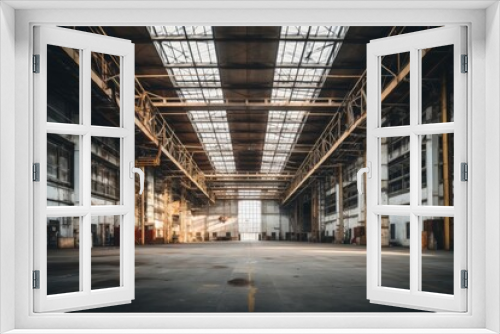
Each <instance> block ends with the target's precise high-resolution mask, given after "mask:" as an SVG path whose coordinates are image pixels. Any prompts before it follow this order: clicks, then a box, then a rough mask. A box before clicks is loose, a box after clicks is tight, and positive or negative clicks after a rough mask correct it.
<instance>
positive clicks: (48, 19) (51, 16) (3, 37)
mask: <svg viewBox="0 0 500 334" xmlns="http://www.w3.org/2000/svg"><path fill="white" fill-rule="evenodd" d="M0 6H1V7H0V10H1V12H0V27H1V29H0V66H1V67H0V68H1V70H2V76H1V77H0V80H1V81H0V94H1V95H0V97H1V99H0V106H1V111H0V162H1V165H0V166H1V167H0V168H1V170H0V196H1V197H0V198H1V202H0V208H1V210H0V215H1V220H0V224H1V225H0V228H1V230H0V232H1V233H0V238H1V239H0V240H1V248H0V266H1V267H0V268H1V272H2V274H1V276H0V293H1V302H0V317H1V318H0V320H1V321H0V323H1V327H0V330H1V331H8V330H11V329H17V330H16V333H27V332H28V330H26V331H24V330H23V329H31V330H30V331H29V332H30V333H36V332H37V331H36V330H35V329H42V328H46V329H47V328H49V329H53V330H51V332H55V331H54V329H60V332H61V333H62V332H64V333H70V332H72V331H71V330H70V328H90V329H92V330H89V331H88V332H95V333H99V332H103V330H101V331H100V330H98V329H99V328H100V329H109V330H110V329H113V328H115V329H118V328H122V329H123V328H127V329H130V328H137V327H139V326H140V327H141V328H142V330H136V331H133V330H129V331H128V332H129V333H135V332H137V333H144V331H145V329H146V328H158V329H161V328H165V327H166V326H169V328H171V330H164V331H163V332H165V333H167V332H176V331H175V330H174V328H191V329H193V332H196V331H197V332H202V331H203V329H207V330H208V329H212V332H218V333H220V332H222V331H223V330H224V329H225V330H226V332H234V331H235V330H234V328H255V330H254V331H252V332H284V330H283V328H284V327H285V326H286V327H287V328H294V329H296V331H297V330H299V332H314V331H315V332H319V331H320V332H332V333H334V332H341V331H342V329H348V328H350V329H351V331H350V332H352V333H354V332H356V331H355V330H354V329H356V328H357V329H358V331H359V332H364V333H372V332H373V333H376V332H383V333H388V332H389V329H392V332H395V333H407V332H408V333H409V332H410V331H411V332H413V333H414V332H415V331H414V330H413V331H412V330H411V328H418V329H419V332H422V333H430V332H432V333H446V332H448V333H449V332H458V329H459V328H461V329H462V331H461V332H463V333H493V332H498V331H500V321H499V320H498V314H499V310H500V298H499V294H500V292H499V290H500V288H499V286H498V280H499V271H500V261H499V260H498V255H499V254H500V253H499V236H500V230H499V226H498V224H496V223H495V222H498V221H499V220H500V208H499V207H500V206H499V205H498V202H499V201H500V190H499V188H500V175H498V174H499V173H498V166H499V163H500V152H497V151H498V147H499V146H500V135H499V133H500V131H498V130H499V124H500V118H499V115H498V112H497V111H498V109H499V108H500V100H499V94H498V91H499V89H500V85H499V81H500V69H499V67H500V65H499V64H498V63H499V53H500V34H499V30H500V19H499V15H500V13H499V10H498V3H497V1H479V2H476V1H461V2H449V1H439V0H438V1H433V2H432V3H431V2H415V1H404V2H398V3H396V2H387V1H371V2H370V3H369V5H368V4H367V3H366V2H364V1H350V2H349V1H336V2H330V3H325V2H321V3H320V2H315V1H310V2H295V1H290V2H278V1H275V2H266V3H264V2H254V3H252V2H249V1H241V2H238V3H236V2H231V3H228V2H224V3H222V4H221V3H217V2H215V1H212V2H209V1H207V2H203V4H201V3H199V2H198V3H197V4H196V6H191V3H190V2H184V3H182V2H176V1H168V2H167V1H165V2H163V3H159V2H148V1H143V2H142V3H141V4H137V3H135V2H132V1H130V2H108V1H99V2H95V1H87V2H83V1H82V2H73V3H70V2H69V1H66V2H49V1H38V2H36V3H35V2H30V1H27V2H18V1H4V2H2V3H1V4H0ZM11 6H12V7H11ZM63 6H64V7H69V8H66V9H64V10H62V9H61V8H62V7H63ZM125 6H126V7H128V8H131V7H132V8H135V7H137V8H139V7H140V8H149V9H150V10H134V9H124V7H125ZM13 7H14V8H16V10H14V9H13ZM97 7H99V8H100V9H98V8H97ZM103 7H105V8H110V9H115V10H113V11H103V10H102V8H103ZM264 7H267V8H264ZM22 8H24V9H22ZM43 8H45V9H47V8H51V10H42V9H43ZM76 8H78V9H76ZM153 8H155V9H153ZM220 8H224V9H220ZM54 9H59V10H54ZM242 9H246V10H242ZM409 9H411V10H409ZM169 18H170V19H169ZM292 22H293V23H292ZM332 22H334V23H335V24H339V25H340V24H342V25H366V26H375V25H381V26H382V25H383V26H387V25H400V24H401V22H405V24H406V25H424V26H429V25H442V24H464V25H467V26H468V27H469V32H470V35H469V41H470V43H469V50H468V51H469V52H468V53H469V56H470V59H471V61H470V63H469V69H470V71H471V75H470V76H469V79H468V80H469V82H468V84H469V87H471V89H470V90H469V92H468V94H469V99H468V101H469V102H468V103H469V110H471V113H470V114H469V116H468V117H469V119H468V133H469V143H468V145H469V152H470V154H471V156H470V159H469V161H470V165H469V179H470V182H469V189H468V193H469V198H471V201H470V203H469V204H468V206H469V207H468V215H469V217H468V218H469V221H471V222H472V223H471V224H470V225H474V230H473V231H472V230H471V229H470V227H469V230H468V233H469V235H470V236H471V243H470V244H468V245H467V247H468V254H469V255H470V258H469V260H468V268H469V270H470V276H469V289H468V300H469V308H468V312H467V313H465V314H454V313H437V314H418V313H406V314H404V313H403V314H397V315H395V314H391V313H386V314H369V313H363V314H360V313H337V314H331V313H330V314H273V315H269V314H264V315H263V314H244V315H242V314H210V315H203V314H194V315H193V314H182V315H179V314H100V315H95V314H41V315H39V314H33V313H32V311H31V310H32V309H33V308H32V306H33V305H32V290H31V289H30V283H31V282H30V278H31V272H30V271H31V268H32V260H29V261H27V260H26V259H29V258H30V257H29V254H30V245H32V241H33V240H32V237H31V235H32V233H31V226H32V225H31V222H32V215H33V213H32V211H31V210H29V209H27V208H30V207H32V205H31V203H30V197H29V194H30V193H31V192H32V184H31V181H30V175H31V162H32V161H30V157H31V156H32V147H31V146H30V142H31V139H32V129H33V128H32V119H31V113H32V109H31V105H30V103H29V100H28V99H27V98H26V97H27V96H30V94H31V93H32V92H31V88H30V87H31V84H30V80H31V79H30V73H29V71H30V68H31V67H30V63H31V59H30V58H29V57H30V55H31V49H30V48H31V47H30V45H32V43H31V42H32V39H31V38H32V33H31V32H32V27H33V25H35V24H62V25H64V24H66V25H104V24H107V25H149V24H154V23H157V24H172V25H190V24H192V25H199V24H204V25H289V24H295V23H296V24H301V25H309V24H314V25H323V24H324V25H331V24H332ZM486 27H488V29H486ZM14 32H15V37H14ZM14 50H15V51H14ZM14 66H15V68H14ZM486 66H488V71H486ZM12 82H15V87H14V85H12ZM13 110H14V111H15V113H13V112H12V111H13ZM13 114H15V128H14V127H13V126H12V117H13ZM472 117H474V118H472ZM486 119H487V120H488V121H486ZM9 127H10V128H9ZM13 128H14V129H13ZM13 137H14V138H15V145H12V138H13ZM486 138H487V139H488V141H486ZM485 149H490V150H489V152H488V155H486V154H485ZM14 171H15V177H14V178H13V177H12V175H13V174H14ZM486 174H488V182H486V176H485V175H486ZM13 189H15V198H12V190H13ZM486 194H488V197H487V196H486ZM485 202H486V205H487V206H488V208H489V209H488V212H486V206H485V204H484V203H485ZM13 208H14V209H13ZM486 218H488V219H486ZM12 222H15V224H12ZM12 235H14V236H15V237H14V238H12ZM486 251H488V253H489V254H493V256H489V257H488V258H487V259H486V261H488V266H485V260H484V259H485V255H486ZM13 253H14V256H12V254H13ZM495 255H496V256H495ZM12 286H15V289H12ZM486 290H487V291H488V293H486ZM12 305H15V307H12ZM138 324H140V325H138ZM263 327H264V328H267V329H268V330H267V331H265V330H263V329H262V328H263ZM217 328H218V330H217ZM257 328H261V330H259V329H257ZM334 328H336V329H337V330H335V329H334ZM377 328H379V329H378V330H377ZM380 328H384V329H383V330H381V329H380ZM231 329H233V330H231ZM326 329H331V330H326ZM73 332H76V331H73ZM118 332H120V331H119V330H118Z"/></svg>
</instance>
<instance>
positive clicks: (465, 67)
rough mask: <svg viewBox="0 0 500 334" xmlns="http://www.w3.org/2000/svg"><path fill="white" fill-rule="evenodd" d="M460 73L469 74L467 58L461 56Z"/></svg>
mask: <svg viewBox="0 0 500 334" xmlns="http://www.w3.org/2000/svg"><path fill="white" fill-rule="evenodd" d="M461 72H462V73H467V72H469V56H467V55H462V70H461Z"/></svg>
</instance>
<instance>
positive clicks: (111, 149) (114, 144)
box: [91, 137, 120, 205]
mask: <svg viewBox="0 0 500 334" xmlns="http://www.w3.org/2000/svg"><path fill="white" fill-rule="evenodd" d="M91 142H92V159H91V160H92V205H118V204H120V138H104V137H92V141H91Z"/></svg>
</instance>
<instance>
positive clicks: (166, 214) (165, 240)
mask: <svg viewBox="0 0 500 334" xmlns="http://www.w3.org/2000/svg"><path fill="white" fill-rule="evenodd" d="M168 184H169V182H168V180H165V182H164V183H163V187H164V188H163V243H164V244H166V243H168V221H169V220H170V217H169V212H168V204H169V197H170V192H169V191H168Z"/></svg>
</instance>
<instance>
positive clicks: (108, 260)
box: [91, 216, 121, 289]
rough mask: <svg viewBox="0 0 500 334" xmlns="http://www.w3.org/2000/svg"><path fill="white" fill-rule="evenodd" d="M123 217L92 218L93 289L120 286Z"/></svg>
mask: <svg viewBox="0 0 500 334" xmlns="http://www.w3.org/2000/svg"><path fill="white" fill-rule="evenodd" d="M120 220H121V216H93V217H92V225H91V232H92V252H91V253H92V264H91V266H92V268H91V271H92V289H104V288H115V287H119V286H120V239H121V238H120V227H121V221H120Z"/></svg>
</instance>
